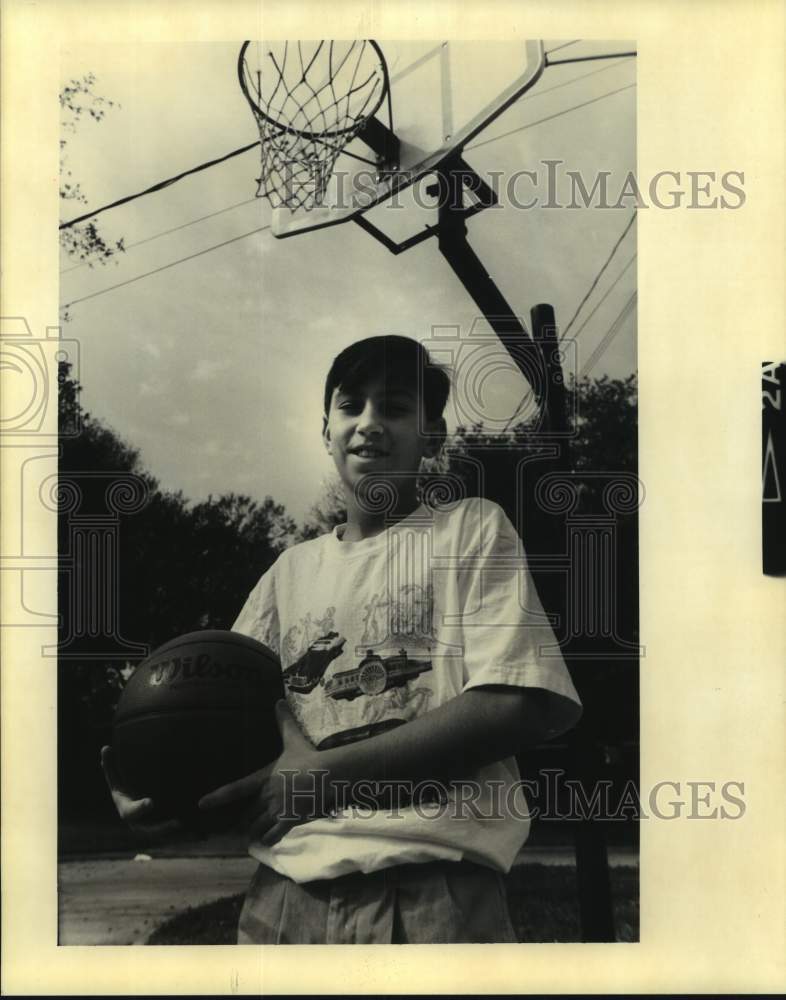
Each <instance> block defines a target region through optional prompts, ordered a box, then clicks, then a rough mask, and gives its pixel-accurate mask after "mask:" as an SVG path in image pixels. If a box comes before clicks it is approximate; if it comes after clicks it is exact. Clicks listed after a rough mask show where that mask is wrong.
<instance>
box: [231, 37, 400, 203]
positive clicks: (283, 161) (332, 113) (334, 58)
mask: <svg viewBox="0 0 786 1000" xmlns="http://www.w3.org/2000/svg"><path fill="white" fill-rule="evenodd" d="M249 46H256V48H253V49H252V48H249ZM238 70H239V76H240V83H241V86H242V88H243V92H244V93H245V95H246V98H247V99H248V102H249V104H250V105H251V110H252V111H253V113H254V118H255V119H256V122H257V126H258V127H259V138H260V144H261V149H262V159H261V165H262V172H261V174H260V177H259V187H258V189H257V197H263V196H264V197H265V198H267V199H268V201H269V202H270V204H271V206H272V207H273V208H282V207H287V208H289V209H290V211H292V212H294V211H297V210H298V209H305V210H306V211H308V210H310V209H312V208H315V207H318V206H319V205H321V204H322V202H323V200H324V197H325V192H326V191H327V186H328V183H329V181H330V178H331V176H332V174H333V170H334V168H335V165H336V160H337V159H338V157H339V156H340V155H341V153H342V152H343V151H344V148H345V147H346V146H347V145H348V144H349V143H350V142H351V141H352V140H353V139H354V138H356V137H357V135H358V133H359V132H360V130H361V129H362V128H363V127H364V125H365V124H366V122H367V121H368V120H369V118H371V117H372V116H373V115H374V114H375V113H376V111H377V109H378V108H379V106H380V104H381V103H382V101H383V100H384V98H385V96H386V92H387V71H386V68H385V64H384V59H383V57H382V53H381V51H380V50H379V48H378V47H377V46H376V45H374V43H372V42H369V41H366V40H360V41H352V42H335V41H329V42H325V41H321V42H300V41H293V42H277V43H267V44H265V45H264V46H261V44H259V45H258V43H252V42H247V43H246V44H245V45H244V46H243V49H242V50H241V53H240V62H239V67H238ZM368 162H369V163H371V164H372V165H373V164H374V161H372V160H369V161H368Z"/></svg>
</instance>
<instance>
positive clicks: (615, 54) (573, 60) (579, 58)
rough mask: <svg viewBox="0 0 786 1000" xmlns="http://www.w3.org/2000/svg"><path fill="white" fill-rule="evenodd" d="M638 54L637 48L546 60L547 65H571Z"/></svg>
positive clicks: (629, 57)
mask: <svg viewBox="0 0 786 1000" xmlns="http://www.w3.org/2000/svg"><path fill="white" fill-rule="evenodd" d="M637 55H638V52H636V50H635V49H634V50H632V51H631V52H604V53H603V54H602V55H598V56H571V57H570V58H568V59H554V60H553V61H552V60H548V59H547V60H546V65H547V66H571V65H573V63H580V62H595V61H596V60H597V59H616V58H618V57H620V56H624V57H626V58H628V59H631V58H633V57H634V56H637Z"/></svg>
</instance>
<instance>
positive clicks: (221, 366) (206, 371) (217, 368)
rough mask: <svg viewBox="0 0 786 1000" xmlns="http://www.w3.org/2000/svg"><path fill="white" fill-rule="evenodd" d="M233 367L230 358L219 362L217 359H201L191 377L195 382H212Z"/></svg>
mask: <svg viewBox="0 0 786 1000" xmlns="http://www.w3.org/2000/svg"><path fill="white" fill-rule="evenodd" d="M231 367H232V362H231V360H229V359H228V358H224V359H223V360H218V359H217V358H200V359H199V361H197V363H196V366H195V367H194V369H193V371H192V372H191V374H190V375H189V378H190V379H192V381H194V382H210V381H211V380H212V379H214V378H215V377H216V376H217V375H221V374H222V373H223V372H225V371H227V370H228V369H229V368H231Z"/></svg>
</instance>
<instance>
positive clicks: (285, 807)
mask: <svg viewBox="0 0 786 1000" xmlns="http://www.w3.org/2000/svg"><path fill="white" fill-rule="evenodd" d="M276 722H277V723H278V728H279V732H280V733H281V742H282V743H283V747H284V749H283V750H282V752H281V756H280V757H278V759H277V760H274V761H273V763H272V764H268V765H267V767H263V768H262V769H261V770H259V771H254V773H253V774H249V775H247V776H246V777H245V778H241V779H240V780H239V781H233V782H232V783H231V784H229V785H223V786H222V787H221V788H217V789H216V790H215V791H214V792H210V794H209V795H205V796H204V798H202V799H200V800H199V808H200V809H215V808H217V807H219V806H225V805H228V804H229V803H230V802H236V801H238V800H240V799H253V803H252V804H251V805H250V807H249V813H248V815H249V820H250V825H249V827H248V836H249V839H250V840H256V839H259V840H261V842H262V843H263V844H264V845H265V846H268V847H270V846H272V845H273V844H275V843H276V842H277V841H279V840H281V838H282V837H283V836H284V834H285V833H286V832H287V831H288V830H290V829H291V828H292V827H293V826H298V825H299V824H300V823H305V822H306V821H307V820H311V819H317V817H319V816H326V815H328V811H329V805H328V803H327V801H326V798H327V797H328V792H329V786H328V783H327V781H326V780H323V778H326V777H327V776H325V775H323V774H320V773H318V772H320V771H322V772H324V764H323V763H321V762H320V754H319V752H318V751H317V750H315V749H314V747H313V746H312V745H311V743H310V742H309V740H308V739H306V737H305V736H304V735H303V733H302V731H301V729H300V726H298V724H297V722H296V720H295V717H294V716H293V715H292V712H291V711H290V709H289V706H288V705H287V703H286V701H285V700H283V699H282V700H281V701H278V702H276ZM282 772H294V773H289V774H286V775H284V774H282Z"/></svg>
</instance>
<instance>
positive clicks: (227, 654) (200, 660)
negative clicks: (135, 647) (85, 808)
mask: <svg viewBox="0 0 786 1000" xmlns="http://www.w3.org/2000/svg"><path fill="white" fill-rule="evenodd" d="M283 697H284V687H283V682H282V678H281V665H280V663H279V660H278V657H277V656H276V655H275V653H274V652H273V651H272V650H271V649H268V647H267V646H264V645H263V644H262V643H260V642H257V641H256V640H254V639H250V638H248V637H247V636H244V635H240V634H239V633H236V632H221V631H212V630H206V631H202V632H190V633H188V634H187V635H182V636H180V637H179V638H177V639H172V640H171V641H170V642H167V643H165V644H164V645H163V646H161V647H160V648H159V649H157V650H156V651H155V652H154V653H153V654H152V655H151V656H149V657H148V658H147V659H146V660H144V661H143V662H142V663H140V664H139V666H138V667H137V668H136V670H135V671H134V673H133V674H132V675H131V677H130V678H129V680H128V683H127V684H126V686H125V688H124V689H123V693H122V695H121V697H120V701H119V703H118V706H117V710H116V712H115V718H114V728H113V738H112V743H113V747H114V752H115V759H116V763H117V770H118V777H119V779H120V781H121V787H122V789H123V791H124V792H126V794H128V795H130V796H131V797H132V798H151V799H152V800H153V803H154V805H155V807H156V812H157V813H160V814H161V816H162V817H167V818H168V817H175V818H178V819H180V820H181V821H183V822H184V823H186V824H187V825H188V826H190V827H194V826H198V827H199V828H201V829H203V830H208V829H210V830H216V829H222V828H225V827H228V826H231V825H232V824H233V823H234V822H235V821H236V820H237V818H238V817H239V815H240V814H241V812H242V809H243V808H244V807H245V805H246V803H240V804H237V803H236V804H234V805H233V806H231V807H227V808H226V809H215V810H205V811H202V810H199V809H198V808H197V803H198V801H199V799H200V798H201V797H202V796H203V795H205V794H207V793H208V792H211V791H213V790H214V789H216V788H218V787H220V786H221V785H226V784H228V783H229V782H231V781H235V780H237V779H238V778H242V777H244V776H245V775H247V774H250V773H251V772H252V771H255V770H258V769H259V768H261V767H264V766H265V765H266V764H269V763H270V762H271V761H273V760H275V758H276V757H277V756H278V755H279V754H280V752H281V739H280V736H279V732H278V727H277V725H276V720H275V711H274V706H275V703H276V701H277V700H278V699H280V698H283Z"/></svg>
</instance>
